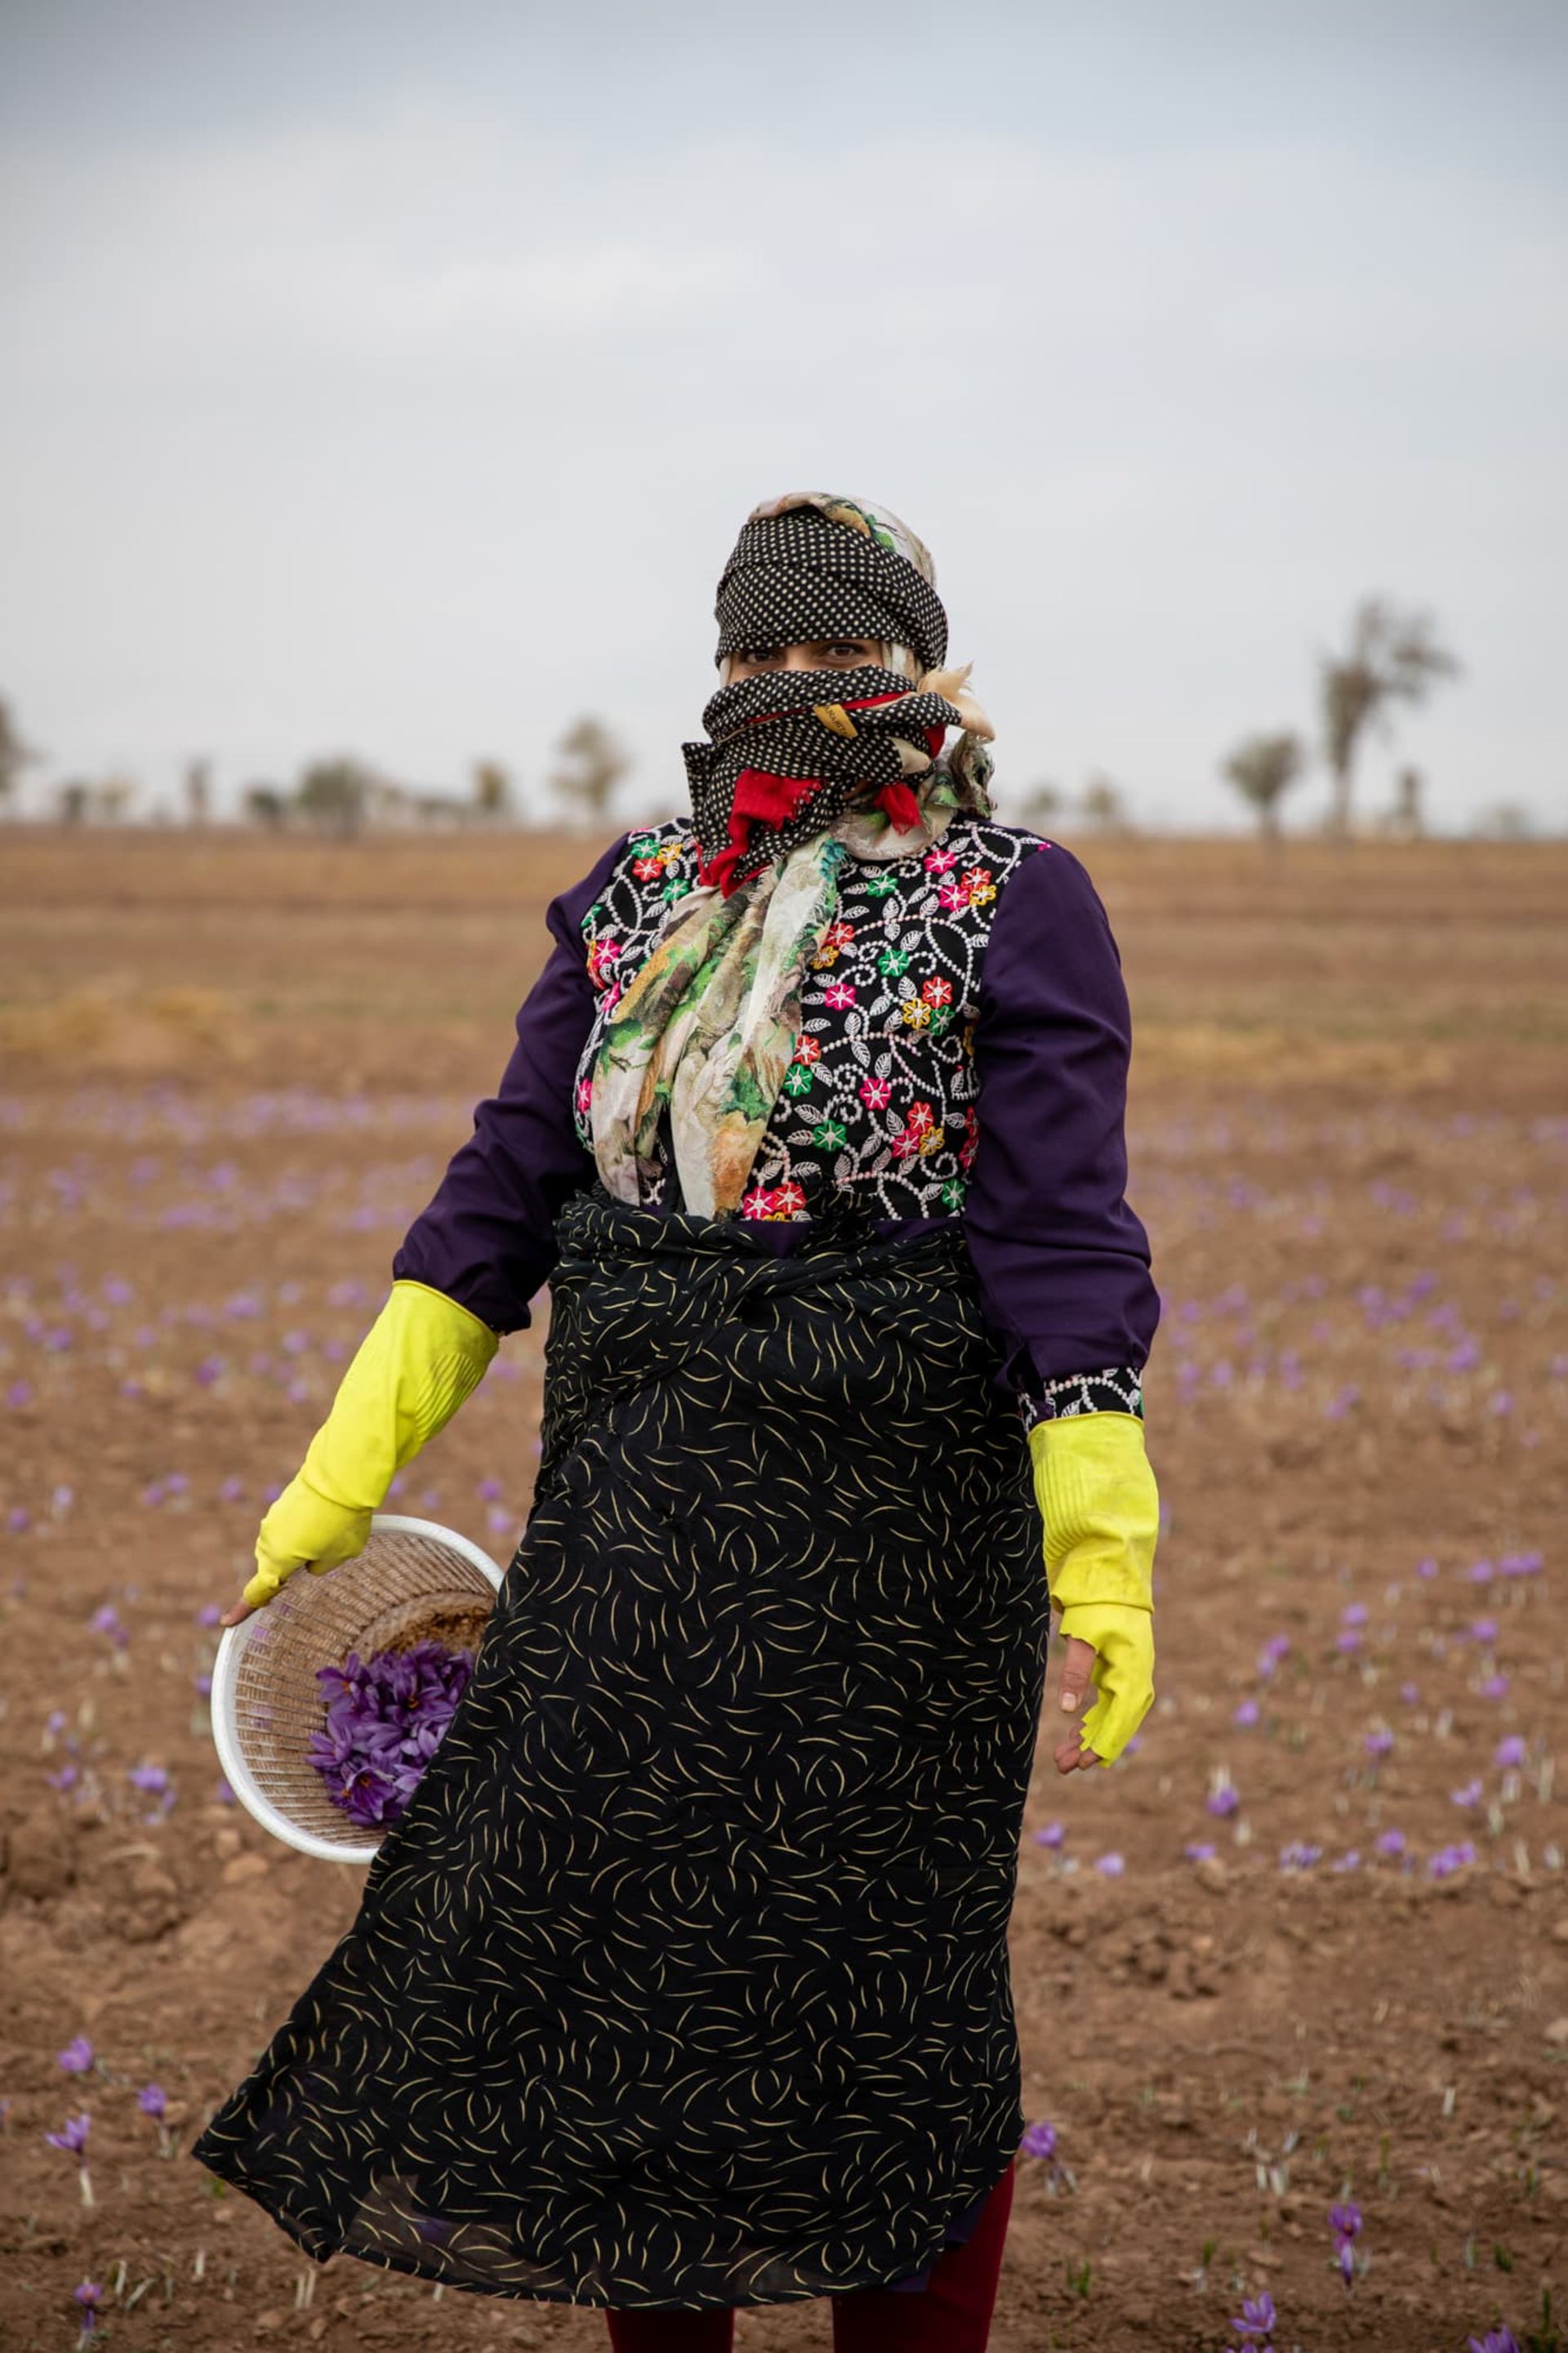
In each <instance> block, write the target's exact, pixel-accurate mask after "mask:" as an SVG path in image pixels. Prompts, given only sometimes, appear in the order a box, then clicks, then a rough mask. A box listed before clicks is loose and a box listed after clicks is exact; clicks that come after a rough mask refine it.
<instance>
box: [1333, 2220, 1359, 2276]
mask: <svg viewBox="0 0 1568 2353" xmlns="http://www.w3.org/2000/svg"><path fill="white" fill-rule="evenodd" d="M1329 2228H1330V2230H1331V2232H1333V2234H1334V2242H1335V2244H1334V2255H1335V2258H1336V2260H1337V2262H1338V2263H1339V2267H1340V2276H1341V2278H1342V2280H1343V2281H1344V2284H1345V2285H1346V2287H1349V2286H1350V2285H1351V2284H1352V2281H1353V2280H1354V2278H1355V2242H1356V2238H1357V2235H1358V2234H1359V2232H1360V2230H1361V2208H1360V2207H1359V2206H1352V2204H1351V2202H1350V2200H1348V2199H1342V2200H1340V2202H1339V2203H1338V2204H1337V2205H1335V2206H1331V2207H1330V2209H1329Z"/></svg>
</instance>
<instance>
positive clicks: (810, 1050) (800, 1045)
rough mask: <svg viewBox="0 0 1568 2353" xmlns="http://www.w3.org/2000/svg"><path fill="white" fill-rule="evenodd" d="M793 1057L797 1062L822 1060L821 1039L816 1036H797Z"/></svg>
mask: <svg viewBox="0 0 1568 2353" xmlns="http://www.w3.org/2000/svg"><path fill="white" fill-rule="evenodd" d="M795 1060H796V1061H797V1062H820V1061H821V1060H822V1041H821V1039H818V1038H808V1037H805V1036H802V1037H801V1038H799V1039H797V1040H796V1042H795Z"/></svg>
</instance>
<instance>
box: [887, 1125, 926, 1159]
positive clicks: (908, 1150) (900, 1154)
mask: <svg viewBox="0 0 1568 2353" xmlns="http://www.w3.org/2000/svg"><path fill="white" fill-rule="evenodd" d="M920 1148H921V1140H920V1137H919V1136H918V1135H917V1134H916V1133H915V1131H914V1129H913V1128H912V1127H905V1128H900V1131H899V1133H898V1134H897V1135H895V1136H894V1138H893V1157H894V1159H895V1160H913V1159H914V1157H915V1156H916V1155H917V1154H918V1152H919V1151H920Z"/></svg>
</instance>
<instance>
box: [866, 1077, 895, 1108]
mask: <svg viewBox="0 0 1568 2353" xmlns="http://www.w3.org/2000/svg"><path fill="white" fill-rule="evenodd" d="M860 1100H861V1102H862V1103H867V1104H868V1105H869V1107H870V1108H871V1110H872V1111H886V1109H887V1107H888V1105H889V1103H891V1102H892V1100H893V1090H892V1088H891V1086H890V1085H889V1082H888V1081H887V1080H886V1079H862V1080H861V1082H860Z"/></svg>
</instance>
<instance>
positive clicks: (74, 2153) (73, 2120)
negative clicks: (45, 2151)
mask: <svg viewBox="0 0 1568 2353" xmlns="http://www.w3.org/2000/svg"><path fill="white" fill-rule="evenodd" d="M91 2124H92V2117H91V2115H90V2114H89V2111H88V2110H86V2109H84V2110H83V2111H82V2113H81V2115H80V2116H68V2117H67V2118H66V2120H65V2123H64V2124H63V2125H62V2126H60V2129H59V2131H58V2133H46V2134H45V2135H44V2138H45V2139H46V2140H47V2142H48V2144H49V2147H51V2148H63V2149H64V2150H65V2152H66V2154H67V2156H68V2157H80V2156H81V2154H82V2152H83V2151H84V2149H85V2148H86V2147H87V2136H88V2132H89V2127H90V2126H91Z"/></svg>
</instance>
